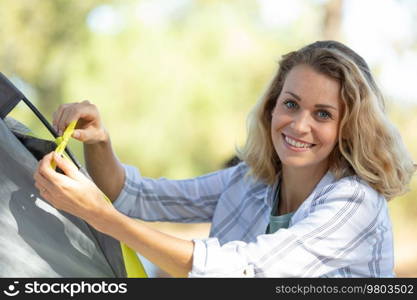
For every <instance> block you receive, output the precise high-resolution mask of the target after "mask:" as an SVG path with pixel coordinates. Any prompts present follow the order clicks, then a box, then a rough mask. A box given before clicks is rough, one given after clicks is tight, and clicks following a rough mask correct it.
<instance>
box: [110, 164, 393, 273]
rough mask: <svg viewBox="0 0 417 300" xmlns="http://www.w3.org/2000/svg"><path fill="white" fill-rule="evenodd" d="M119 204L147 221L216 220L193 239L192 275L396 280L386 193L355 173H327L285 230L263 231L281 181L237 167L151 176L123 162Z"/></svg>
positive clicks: (186, 221) (132, 214)
mask: <svg viewBox="0 0 417 300" xmlns="http://www.w3.org/2000/svg"><path fill="white" fill-rule="evenodd" d="M124 168H125V172H126V179H125V183H124V187H123V189H122V191H121V193H120V195H119V197H118V198H117V199H116V201H115V203H114V205H115V207H116V208H117V209H118V210H119V211H120V212H122V213H124V214H126V215H128V216H130V217H133V218H139V219H142V220H145V221H169V222H184V223H196V222H211V223H212V225H211V230H210V235H209V237H208V238H207V239H194V240H193V241H194V252H193V265H192V270H191V272H190V273H189V274H188V275H189V277H393V276H394V272H393V267H394V262H393V240H392V229H391V221H390V218H389V214H388V208H387V203H386V200H385V198H384V197H383V196H382V195H380V194H378V193H377V192H376V191H375V190H374V189H372V188H371V187H370V186H369V185H368V184H367V183H366V182H365V181H363V180H361V179H360V178H358V177H357V176H351V177H345V178H342V179H340V180H336V179H335V178H334V176H333V175H332V173H331V172H327V173H326V174H325V175H324V176H323V178H322V179H321V180H320V182H319V183H318V184H317V185H316V187H315V189H314V190H313V191H312V193H311V194H310V195H309V196H308V197H307V199H306V200H304V202H303V203H302V204H301V205H300V207H299V208H298V209H297V210H296V211H295V213H294V215H293V216H292V218H291V220H290V224H289V227H288V228H287V229H280V230H279V231H277V232H275V233H273V234H265V229H266V227H267V225H268V222H269V217H270V214H271V209H272V205H273V198H274V197H273V194H274V193H273V191H275V190H276V185H277V184H275V185H267V184H265V183H262V182H260V181H256V180H254V178H253V177H251V176H245V175H246V173H247V171H248V166H247V165H246V164H245V163H240V164H239V165H237V166H234V167H231V168H228V169H223V170H220V171H217V172H213V173H210V174H207V175H204V176H200V177H196V178H193V179H187V180H168V179H165V178H160V179H152V178H145V177H142V176H141V175H140V173H139V171H138V170H137V169H136V168H134V167H132V166H128V165H124Z"/></svg>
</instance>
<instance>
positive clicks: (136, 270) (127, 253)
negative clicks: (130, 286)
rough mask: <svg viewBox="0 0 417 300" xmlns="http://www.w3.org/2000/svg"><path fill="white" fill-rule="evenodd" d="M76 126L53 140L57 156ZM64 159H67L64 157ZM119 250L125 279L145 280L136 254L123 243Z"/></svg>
mask: <svg viewBox="0 0 417 300" xmlns="http://www.w3.org/2000/svg"><path fill="white" fill-rule="evenodd" d="M76 124H77V121H72V122H71V123H70V124H69V125H68V127H67V128H66V129H65V131H64V134H63V135H62V136H61V137H58V138H56V139H55V143H56V144H57V145H58V146H57V147H56V149H55V152H56V153H58V154H59V155H63V154H64V151H65V147H66V146H67V144H68V141H69V139H70V137H71V135H72V133H73V132H74V129H75V125H76ZM66 159H68V158H67V157H66ZM68 160H69V159H68ZM69 161H71V160H69ZM51 167H52V168H53V169H54V170H55V169H56V163H55V161H52V162H51ZM103 196H104V199H106V201H108V202H109V203H112V202H111V201H110V199H109V198H108V197H107V196H106V195H104V194H103ZM120 248H121V250H122V255H123V261H124V264H125V269H126V274H127V277H128V278H147V277H148V276H147V274H146V271H145V268H144V267H143V265H142V262H141V261H140V260H139V258H138V257H137V255H136V252H135V251H133V250H132V249H131V248H129V246H127V245H126V244H125V243H123V242H120Z"/></svg>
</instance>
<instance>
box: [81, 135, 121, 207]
mask: <svg viewBox="0 0 417 300" xmlns="http://www.w3.org/2000/svg"><path fill="white" fill-rule="evenodd" d="M105 135H106V138H105V139H103V141H102V142H99V143H96V144H84V157H85V163H86V167H87V171H88V173H89V174H90V176H91V178H92V179H93V181H94V182H95V184H96V185H97V186H98V187H99V188H100V190H101V191H102V192H103V193H104V194H105V195H107V197H108V198H109V199H110V200H111V201H112V202H113V201H115V200H116V198H117V196H118V195H119V194H120V191H121V190H122V188H123V184H124V180H125V172H124V169H123V167H122V165H121V163H120V162H119V160H118V159H117V157H116V155H115V153H114V151H113V149H112V146H111V141H110V138H109V136H108V134H107V133H105Z"/></svg>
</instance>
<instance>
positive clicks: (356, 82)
mask: <svg viewBox="0 0 417 300" xmlns="http://www.w3.org/2000/svg"><path fill="white" fill-rule="evenodd" d="M300 64H306V65H309V66H311V67H312V68H313V69H314V70H316V71H317V72H320V73H322V74H325V75H327V76H329V77H331V78H335V79H337V80H338V81H339V82H340V84H341V92H340V93H341V95H340V96H341V99H342V101H343V106H344V109H343V113H342V116H341V121H340V125H339V133H338V142H337V144H336V146H335V147H334V149H333V151H332V152H331V153H330V156H329V168H330V170H331V171H332V172H333V174H334V175H335V177H336V178H337V179H340V178H342V177H345V176H350V175H354V174H356V175H358V176H359V177H360V178H362V179H363V180H365V181H366V182H368V184H369V185H370V186H371V187H372V188H374V189H375V190H376V191H378V192H379V193H381V194H382V195H383V196H385V198H386V199H387V200H389V199H392V198H393V197H396V196H398V195H400V194H403V193H405V192H407V191H408V183H409V182H410V180H411V177H412V175H413V173H414V171H415V165H413V161H412V159H411V156H410V154H409V153H408V151H407V150H406V148H405V146H404V143H403V142H402V139H401V136H400V135H399V133H398V132H397V130H396V129H395V128H394V126H393V125H392V124H391V122H390V121H389V120H388V118H387V116H386V114H385V112H384V110H385V104H384V98H383V96H382V94H381V92H380V90H379V88H378V87H377V85H376V83H375V81H374V79H373V77H372V75H371V72H370V69H369V67H368V65H367V63H366V62H365V60H364V59H363V58H362V57H360V56H359V55H358V54H357V53H355V52H354V51H353V50H351V49H350V48H348V47H347V46H345V45H343V44H342V43H339V42H336V41H318V42H315V43H313V44H310V45H308V46H305V47H303V48H301V49H300V50H298V51H294V52H290V53H288V54H286V55H284V56H283V57H282V59H281V61H280V63H279V68H278V71H277V73H276V75H275V76H274V78H273V79H272V81H271V83H270V84H269V86H268V88H267V90H266V92H265V94H264V95H263V96H262V97H261V98H260V100H259V101H258V103H257V104H256V105H255V106H254V108H253V110H252V111H251V112H250V114H249V116H248V124H247V125H248V135H247V139H246V144H245V145H244V146H243V147H242V148H241V149H238V156H239V158H240V159H241V160H243V161H245V162H246V163H247V164H248V166H249V168H250V171H249V173H250V174H251V175H252V176H254V177H255V178H257V179H259V180H261V181H264V182H265V183H267V184H273V183H275V182H276V180H277V176H278V174H279V173H280V170H281V162H280V159H279V157H278V155H277V153H276V152H275V149H274V146H273V144H272V139H271V119H272V114H271V113H272V110H273V109H274V106H275V103H276V100H277V98H278V96H279V95H280V93H281V90H282V87H283V85H284V81H285V79H286V77H287V75H288V73H289V72H290V70H291V69H292V68H293V67H294V66H296V65H300Z"/></svg>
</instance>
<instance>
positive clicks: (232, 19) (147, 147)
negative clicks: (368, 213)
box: [0, 0, 417, 228]
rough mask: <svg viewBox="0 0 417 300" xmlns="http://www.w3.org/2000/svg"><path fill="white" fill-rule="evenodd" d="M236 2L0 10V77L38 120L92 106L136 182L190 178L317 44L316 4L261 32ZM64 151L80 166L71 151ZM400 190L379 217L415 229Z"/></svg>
mask: <svg viewBox="0 0 417 300" xmlns="http://www.w3.org/2000/svg"><path fill="white" fill-rule="evenodd" d="M238 2H239V4H237V1H208V0H206V1H203V0H199V1H197V0H195V1H186V0H183V1H172V2H171V1H166V2H163V1H160V0H154V1H145V0H143V1H133V0H124V1H120V0H119V1H117V0H113V1H111V0H108V1H99V0H87V1H71V0H53V1H40V0H20V1H12V0H2V1H0V25H1V26H0V39H1V41H2V42H1V43H0V71H1V72H3V73H4V74H5V75H6V76H8V77H9V78H12V80H13V81H14V82H15V83H16V84H18V85H19V87H20V88H22V89H23V90H24V92H25V94H26V95H27V97H28V98H29V99H30V100H32V101H33V102H34V103H35V104H36V105H37V107H38V108H39V109H40V110H41V111H42V112H43V113H44V114H45V115H46V116H47V117H48V119H49V120H52V112H53V111H55V110H56V109H57V108H58V106H59V105H60V104H62V103H66V102H74V101H82V100H85V99H88V100H90V101H91V102H93V103H95V104H96V105H97V106H98V107H99V110H100V112H101V115H102V118H103V120H104V123H105V125H106V127H107V129H108V130H109V132H110V134H111V137H112V142H113V146H114V147H115V149H116V152H117V154H118V156H119V157H120V159H121V160H122V161H123V162H126V163H129V164H133V165H137V166H140V169H141V172H142V174H144V175H145V176H151V177H159V176H165V177H170V178H186V177H191V176H197V175H200V174H202V173H206V172H210V171H214V170H216V169H218V168H220V167H221V166H222V165H223V163H224V162H225V161H226V160H228V159H229V158H230V157H231V156H232V155H233V154H234V151H235V147H236V146H239V145H241V144H242V143H243V141H244V138H245V131H246V127H245V120H246V115H247V114H248V112H249V110H250V109H251V107H252V106H253V104H254V103H255V102H256V101H257V99H258V98H259V97H260V96H261V95H262V93H263V91H264V89H265V88H266V86H267V84H268V82H269V80H270V79H271V78H272V75H273V73H274V72H275V70H276V68H277V62H278V60H279V58H280V55H282V54H284V53H286V52H288V51H290V50H293V49H295V48H298V47H300V46H302V45H305V44H307V43H310V42H313V41H315V40H319V39H323V12H322V11H323V10H320V9H319V8H322V6H323V5H325V3H326V1H311V2H308V3H309V4H305V5H306V7H305V9H303V11H302V15H300V16H299V18H297V20H296V21H295V22H294V24H292V26H282V27H281V28H278V29H277V28H270V27H268V26H266V25H265V24H262V22H261V21H260V19H259V7H258V6H257V5H256V3H257V1H249V0H246V1H238ZM152 3H153V4H152ZM155 3H156V4H155ZM168 3H171V4H169V5H168ZM173 3H176V5H177V6H175V5H174V4H173ZM306 3H307V2H306ZM152 5H153V6H152ZM155 5H160V7H164V9H163V10H162V11H163V12H164V13H163V14H161V13H159V14H158V13H156V12H155ZM98 12H101V14H100V13H98ZM106 14H107V17H109V16H110V18H107V19H103V15H106ZM109 19H110V20H113V23H112V24H113V25H112V24H110V25H112V26H110V25H109V27H108V28H107V29H106V27H105V26H104V25H106V22H107V21H108V20H109ZM100 26H101V27H100ZM103 26H104V27H103ZM103 28H104V29H103ZM388 113H389V114H390V116H391V119H392V121H393V122H394V124H395V125H396V126H397V127H398V129H399V130H400V132H401V134H402V136H403V138H404V141H405V143H406V144H407V147H408V148H409V150H410V152H411V153H412V156H413V158H414V160H416V161H417V142H416V141H417V135H416V130H415V128H417V118H416V115H417V108H416V107H407V108H406V109H405V108H403V107H402V106H401V105H398V104H395V103H394V102H390V105H389V107H388ZM16 114H18V115H19V116H20V117H21V118H23V121H25V122H26V123H27V124H28V125H29V126H31V127H40V126H38V124H39V123H37V122H35V121H34V120H33V119H31V118H30V114H28V113H27V112H23V111H18V112H16ZM72 148H73V150H74V151H75V152H77V153H78V157H80V158H81V157H82V147H81V145H80V144H79V143H73V144H72ZM410 187H411V192H410V193H408V194H407V195H405V196H403V197H400V198H399V199H395V200H393V201H391V203H390V208H391V211H392V214H393V218H395V222H397V220H398V222H400V221H401V222H402V221H404V220H408V221H404V222H406V224H405V225H406V226H408V227H410V226H411V228H415V227H416V222H415V221H414V219H415V216H416V215H417V204H416V203H417V202H416V198H417V183H416V180H415V178H414V180H413V182H412V184H411V186H410ZM411 220H412V221H411ZM398 224H399V223H398ZM401 224H402V223H401ZM410 224H411V225H410ZM405 225H404V226H405Z"/></svg>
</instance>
